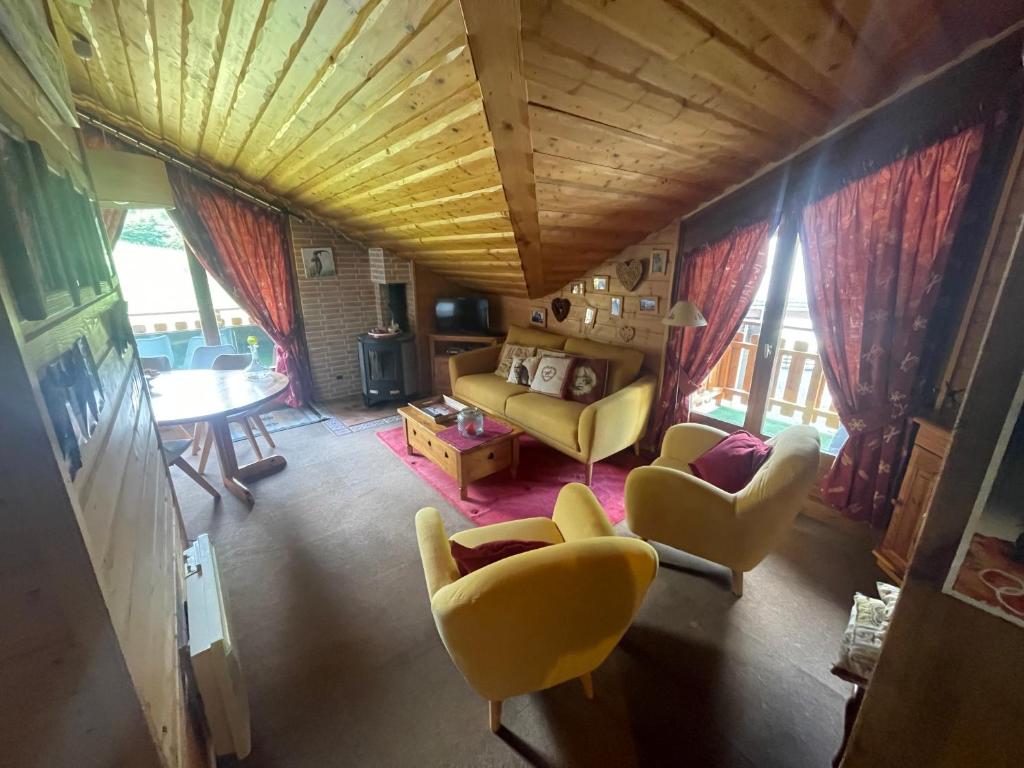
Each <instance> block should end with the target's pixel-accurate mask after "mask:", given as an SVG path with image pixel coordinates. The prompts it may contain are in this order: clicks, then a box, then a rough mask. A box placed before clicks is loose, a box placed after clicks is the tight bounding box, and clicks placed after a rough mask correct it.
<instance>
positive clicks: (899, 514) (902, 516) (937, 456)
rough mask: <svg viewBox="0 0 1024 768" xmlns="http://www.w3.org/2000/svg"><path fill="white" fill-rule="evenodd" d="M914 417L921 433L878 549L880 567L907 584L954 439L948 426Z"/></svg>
mask: <svg viewBox="0 0 1024 768" xmlns="http://www.w3.org/2000/svg"><path fill="white" fill-rule="evenodd" d="M914 421H915V422H916V423H917V435H916V436H915V438H914V447H913V449H912V450H911V453H910V461H909V462H908V463H907V472H906V474H905V475H904V476H903V483H902V484H901V485H900V492H899V494H898V495H897V497H896V501H895V502H894V503H893V510H892V519H891V520H890V521H889V528H888V529H887V530H886V532H885V537H884V538H883V539H882V543H881V544H880V545H879V546H878V548H877V549H876V550H875V553H874V554H875V561H876V562H877V563H878V567H879V568H881V569H882V570H883V571H885V573H886V574H887V575H888V576H889V577H890V578H891V579H892V580H893V581H895V582H896V583H897V584H899V585H902V584H903V577H904V576H905V575H906V572H907V564H908V563H909V562H910V559H911V557H913V554H914V548H915V547H916V546H917V540H918V537H919V536H920V535H921V527H922V525H923V524H924V520H925V517H927V515H928V507H929V505H930V504H931V501H932V493H933V491H934V490H935V484H936V482H937V481H938V478H939V472H940V471H941V469H942V461H943V459H944V458H945V457H946V451H947V450H948V448H949V441H950V431H949V429H947V428H946V427H944V426H941V425H939V424H937V423H935V422H933V421H929V420H927V419H914Z"/></svg>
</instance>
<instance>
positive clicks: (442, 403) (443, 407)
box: [409, 395, 468, 424]
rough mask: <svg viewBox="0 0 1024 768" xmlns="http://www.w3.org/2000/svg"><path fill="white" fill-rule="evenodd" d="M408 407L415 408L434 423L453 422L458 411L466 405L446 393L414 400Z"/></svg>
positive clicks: (457, 415)
mask: <svg viewBox="0 0 1024 768" xmlns="http://www.w3.org/2000/svg"><path fill="white" fill-rule="evenodd" d="M409 407H410V408H415V409H416V410H417V411H419V412H420V413H422V414H423V415H424V416H426V417H427V419H429V420H430V421H432V422H434V423H435V424H454V423H455V420H456V419H457V418H458V417H459V411H461V410H464V409H466V408H467V407H468V406H467V405H465V404H464V403H460V402H459V401H458V400H456V399H454V398H452V397H448V395H436V396H434V397H427V398H424V399H423V400H415V401H413V402H411V403H409Z"/></svg>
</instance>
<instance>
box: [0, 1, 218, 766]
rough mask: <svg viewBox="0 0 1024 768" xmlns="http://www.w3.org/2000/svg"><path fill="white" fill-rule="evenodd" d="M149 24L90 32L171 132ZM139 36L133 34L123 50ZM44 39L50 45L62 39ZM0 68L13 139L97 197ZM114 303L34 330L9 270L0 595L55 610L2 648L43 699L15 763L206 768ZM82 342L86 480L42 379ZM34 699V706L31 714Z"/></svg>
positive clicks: (168, 550)
mask: <svg viewBox="0 0 1024 768" xmlns="http://www.w3.org/2000/svg"><path fill="white" fill-rule="evenodd" d="M147 7H148V6H147V5H146V4H145V3H141V2H140V3H133V2H128V0H126V1H125V2H122V3H120V4H119V6H118V13H119V15H118V16H117V18H116V19H115V18H114V17H112V16H110V15H109V14H106V13H102V12H101V13H97V14H93V15H88V16H87V17H84V18H83V17H79V22H80V23H81V24H83V25H85V26H87V27H89V28H92V25H95V26H96V27H97V28H99V27H102V28H103V32H102V33H100V38H99V39H102V40H103V41H104V45H105V46H106V48H105V51H104V53H105V56H104V57H103V58H102V60H101V61H94V62H93V64H94V65H95V66H97V67H99V65H100V64H102V66H103V67H104V68H109V69H113V68H115V67H125V68H126V69H127V71H129V72H131V73H132V75H133V78H132V79H131V84H130V87H129V85H128V84H127V83H125V82H122V83H120V85H117V86H110V87H109V88H108V87H107V86H104V87H103V88H102V89H101V92H102V93H106V94H108V95H109V96H111V97H112V98H114V99H115V100H116V101H117V103H118V105H119V106H123V107H124V108H125V110H126V114H128V115H129V116H130V119H132V120H137V121H140V122H143V121H146V120H152V119H157V118H158V117H159V112H158V110H157V105H158V104H159V99H158V98H157V95H156V94H157V85H156V84H157V83H158V82H159V78H158V76H157V74H156V70H155V68H154V67H153V66H152V65H153V64H154V62H153V60H152V58H151V54H152V52H153V50H154V48H153V45H152V39H151V38H148V37H147V33H148V31H149V30H150V28H149V26H148V20H147V18H146V17H145V12H146V8H147ZM112 8H113V7H112V6H111V7H110V8H108V9H106V10H108V11H109V10H112ZM78 10H81V9H78ZM98 10H101V11H102V10H104V9H98ZM69 12H72V13H78V11H69ZM140 14H141V15H140ZM112 23H113V24H114V27H110V26H109V25H111V24H112ZM126 30H127V31H128V32H129V33H130V34H129V35H128V36H123V35H122V33H123V32H124V31H126ZM27 32H28V33H29V34H36V35H48V34H49V31H48V30H47V29H46V28H45V27H42V28H40V29H37V30H34V31H32V30H29V31H27ZM66 34H67V30H64V32H63V34H62V33H61V32H60V27H59V26H58V36H59V37H60V36H65V40H66ZM58 42H60V40H58ZM0 64H2V68H3V72H4V76H3V78H2V79H0V121H2V123H3V125H4V127H5V129H6V130H8V131H10V132H11V133H12V134H13V135H16V136H19V137H23V138H25V139H31V140H35V141H37V142H38V143H39V144H40V146H41V148H42V150H43V153H44V155H45V159H46V162H47V164H48V165H49V166H50V167H51V168H53V169H55V170H58V171H59V172H61V173H65V172H66V173H69V174H70V175H71V176H72V177H73V178H74V179H75V180H76V183H78V184H79V185H80V187H81V188H83V189H89V188H90V183H89V179H88V173H87V171H86V169H85V167H84V165H83V161H82V155H81V145H80V143H79V139H78V136H77V134H76V132H75V130H74V129H73V128H72V127H71V126H70V125H69V124H68V123H66V122H64V121H62V120H60V118H59V116H58V115H57V113H56V112H55V110H54V109H53V107H52V105H51V106H47V105H48V101H47V99H46V97H44V96H43V95H42V91H41V88H40V86H39V85H38V84H37V83H36V82H35V80H34V78H33V77H32V76H31V75H30V74H29V73H28V70H27V69H25V68H24V67H23V66H22V64H21V62H20V60H19V59H17V57H16V56H15V54H14V53H13V51H12V49H11V48H10V47H9V45H8V43H7V41H6V40H5V39H4V38H3V36H0ZM70 69H71V70H72V73H73V74H74V73H77V75H76V76H79V77H80V76H81V75H82V74H83V72H85V68H84V66H79V65H76V64H75V63H74V62H72V63H71V67H70ZM102 71H104V70H103V69H98V70H96V73H95V74H94V75H93V76H92V77H91V80H90V82H95V81H96V80H97V77H98V73H99V72H102ZM108 71H109V70H108ZM64 213H65V212H64V211H62V210H60V209H58V208H56V207H49V208H47V209H46V216H47V218H46V221H45V222H44V226H46V227H48V228H50V229H51V230H52V231H53V232H54V234H55V236H56V237H57V238H59V239H62V240H63V241H68V240H70V239H71V238H74V237H78V236H81V234H82V229H81V228H79V227H77V226H76V225H75V224H74V223H73V222H72V221H71V220H70V219H68V218H65V215H64ZM89 247H93V245H92V244H90V245H89ZM101 289H102V291H103V292H102V293H98V294H95V295H89V296H84V297H83V298H84V300H83V301H82V303H81V304H79V305H78V306H68V307H67V308H63V309H61V310H60V311H59V312H58V313H56V314H53V315H51V316H50V317H47V318H45V319H41V320H35V321H32V322H27V321H20V320H19V316H18V314H17V313H16V311H15V310H14V307H15V301H14V295H13V290H14V289H13V288H12V286H11V285H10V283H8V281H7V280H6V276H5V275H4V274H3V273H2V270H0V369H2V370H3V371H4V372H5V375H4V387H3V392H4V418H3V421H4V424H5V426H6V428H7V429H8V430H9V437H11V438H12V439H9V440H7V441H5V442H6V443H8V444H10V445H13V446H16V447H17V450H16V451H14V452H10V451H8V452H7V453H5V454H4V456H3V460H2V461H0V488H3V489H4V490H3V492H0V509H2V510H3V514H2V515H0V517H2V518H4V519H5V520H11V521H13V522H14V523H15V525H14V528H13V529H10V530H8V529H5V531H4V533H3V535H2V536H0V539H2V540H3V542H4V547H5V549H4V556H3V557H2V558H0V561H2V562H4V565H3V566H0V594H6V593H13V594H17V595H23V594H29V593H30V591H31V590H33V589H34V590H40V592H39V593H38V594H42V592H46V593H47V594H48V596H47V597H45V598H44V599H42V600H40V601H39V606H38V607H37V608H36V609H35V611H34V613H33V614H32V615H25V614H22V613H21V612H20V611H21V609H22V608H23V607H24V606H20V605H19V606H18V613H15V611H14V610H13V609H12V611H10V612H8V611H7V610H5V615H7V616H8V617H9V618H11V619H13V621H14V622H15V623H16V624H20V623H22V622H24V628H25V630H24V634H23V635H22V637H21V640H22V641H23V643H22V645H21V646H20V648H18V649H17V650H18V651H19V652H17V653H14V654H11V653H9V651H10V650H11V648H10V647H9V646H8V645H7V642H6V640H4V641H0V681H2V682H0V687H2V688H3V690H4V691H5V692H7V691H13V690H23V689H24V686H25V685H28V684H31V685H33V686H35V690H34V692H33V693H32V694H31V696H18V697H12V696H3V697H0V699H2V702H3V705H4V706H3V711H2V716H0V721H3V722H4V728H5V732H4V733H3V734H2V735H3V739H2V740H3V743H4V759H11V760H13V761H14V762H13V763H12V764H18V765H26V766H32V765H71V764H75V765H82V766H97V767H100V766H109V765H132V766H139V767H140V768H149V767H150V766H153V768H156V767H157V766H161V767H162V768H178V767H179V766H181V767H185V766H198V765H199V764H200V756H199V754H198V750H197V746H196V741H195V737H194V733H193V731H192V730H191V729H190V727H189V723H188V720H187V714H186V705H185V701H184V691H183V686H182V678H181V669H180V666H179V656H178V647H179V644H181V643H184V641H185V639H186V638H184V637H179V634H178V632H179V627H180V626H182V622H181V621H180V613H181V611H182V610H183V608H182V605H183V603H182V594H181V585H182V581H181V579H182V574H181V567H182V561H181V553H182V550H183V546H184V542H183V540H182V531H181V528H180V525H179V517H178V512H177V507H176V501H175V499H174V495H173V491H172V488H171V481H170V476H169V474H168V471H167V467H166V465H165V464H164V460H163V456H162V453H161V451H160V446H159V441H158V437H157V432H156V426H155V424H154V422H153V419H152V414H151V411H150V403H149V398H148V395H147V394H146V391H145V383H144V381H143V378H142V373H141V370H140V368H139V366H138V364H137V362H136V361H135V359H134V347H129V348H128V350H127V351H126V352H124V353H122V352H121V351H119V350H116V349H114V347H113V343H112V340H111V339H110V337H109V336H108V331H107V324H106V323H104V316H105V315H106V314H107V313H108V312H110V311H121V312H123V311H124V309H123V302H122V301H121V298H122V297H121V295H120V291H119V289H118V287H117V282H116V279H115V280H111V281H104V282H103V283H102V284H101ZM124 321H125V322H127V318H125V319H124ZM79 338H84V339H86V341H87V342H88V344H89V348H90V351H91V354H92V356H93V359H94V361H95V363H96V365H97V371H98V374H99V379H100V382H101V384H102V390H103V405H102V408H101V410H100V413H99V420H98V423H97V425H96V428H95V430H94V432H93V434H92V435H90V436H89V438H88V440H87V441H86V442H85V443H84V444H83V445H82V446H81V455H82V467H81V469H80V470H79V471H78V473H77V474H76V475H75V477H74V479H72V478H71V476H70V474H69V473H68V471H67V467H66V462H65V460H64V459H63V457H62V455H61V450H60V448H59V446H58V445H57V443H56V439H55V437H54V435H53V430H52V425H51V423H50V416H49V413H48V411H47V409H46V406H45V405H44V403H43V400H42V397H41V394H40V389H39V375H40V370H41V369H42V368H43V366H45V365H47V364H49V363H50V362H52V361H53V360H55V359H56V358H57V357H58V356H59V355H61V354H62V353H64V352H65V351H67V350H68V349H69V348H70V347H71V346H72V345H73V344H74V343H75V342H76V340H77V339H79ZM22 454H23V455H22ZM15 510H17V512H16V513H15ZM7 546H15V547H16V548H17V549H18V550H20V552H21V554H20V555H19V557H18V563H17V571H16V572H15V571H11V570H10V568H9V567H8V563H9V562H10V560H9V558H8V555H9V553H8V551H7V549H6V547H7ZM55 558H56V559H55ZM55 566H58V567H59V571H58V570H55ZM24 590H28V591H24ZM16 602H19V603H20V599H19V600H17V601H16ZM4 607H5V608H7V607H8V606H6V605H5V606H4ZM40 628H41V629H45V630H51V632H49V633H46V632H42V633H41V632H37V629H40ZM29 678H35V679H34V680H32V681H29ZM16 680H17V681H19V682H18V684H17V685H15V686H12V685H10V684H11V683H12V682H14V681H16ZM21 699H24V700H25V701H26V702H27V701H31V706H28V707H25V706H19V701H18V700H21ZM12 705H13V706H12ZM8 729H10V730H9V731H8Z"/></svg>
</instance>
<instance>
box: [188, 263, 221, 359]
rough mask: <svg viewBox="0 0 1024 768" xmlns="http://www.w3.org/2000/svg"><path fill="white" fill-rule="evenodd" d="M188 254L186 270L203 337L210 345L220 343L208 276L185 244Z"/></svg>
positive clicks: (213, 345)
mask: <svg viewBox="0 0 1024 768" xmlns="http://www.w3.org/2000/svg"><path fill="white" fill-rule="evenodd" d="M185 253H186V254H188V271H189V273H190V274H191V275H192V290H194V291H195V293H196V304H198V305H199V323H200V325H202V326H203V338H204V339H206V343H207V344H208V345H210V346H211V347H215V346H217V345H218V344H220V329H219V328H218V327H217V312H216V311H215V310H214V308H213V297H212V296H211V295H210V276H209V275H207V274H206V270H205V269H204V268H203V265H202V264H200V263H199V259H197V258H196V255H195V254H194V253H192V249H191V248H189V247H188V246H185Z"/></svg>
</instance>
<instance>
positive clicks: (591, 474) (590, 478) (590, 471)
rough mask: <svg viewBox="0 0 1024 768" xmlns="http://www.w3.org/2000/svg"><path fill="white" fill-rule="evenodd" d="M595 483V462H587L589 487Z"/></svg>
mask: <svg viewBox="0 0 1024 768" xmlns="http://www.w3.org/2000/svg"><path fill="white" fill-rule="evenodd" d="M592 482H594V462H592V461H588V462H587V485H588V486H589V485H590V484H591V483H592Z"/></svg>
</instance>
